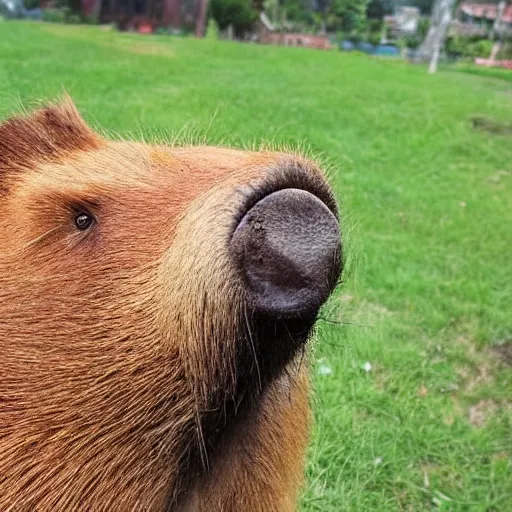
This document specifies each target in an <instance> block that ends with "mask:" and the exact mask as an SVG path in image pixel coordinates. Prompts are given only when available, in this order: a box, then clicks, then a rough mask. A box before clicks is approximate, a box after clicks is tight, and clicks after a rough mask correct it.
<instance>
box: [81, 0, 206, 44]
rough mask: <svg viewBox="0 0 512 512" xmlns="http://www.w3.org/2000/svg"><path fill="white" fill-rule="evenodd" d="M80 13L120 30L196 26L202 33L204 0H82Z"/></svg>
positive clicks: (142, 30) (197, 33)
mask: <svg viewBox="0 0 512 512" xmlns="http://www.w3.org/2000/svg"><path fill="white" fill-rule="evenodd" d="M81 2H82V13H83V14H84V15H85V16H91V17H95V18H96V19H98V20H99V21H100V22H101V23H115V24H116V25H117V26H118V27H119V29H121V30H133V31H138V32H146V33H147V32H149V33H150V32H153V31H155V30H156V29H157V28H159V27H163V28H166V29H169V28H174V29H180V28H181V27H183V26H184V25H186V26H188V27H189V28H193V29H194V28H195V31H196V35H198V36H202V35H204V26H205V19H206V1H205V0H81Z"/></svg>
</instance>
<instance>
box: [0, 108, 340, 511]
mask: <svg viewBox="0 0 512 512" xmlns="http://www.w3.org/2000/svg"><path fill="white" fill-rule="evenodd" d="M287 180H294V183H295V184H298V186H299V185H300V186H301V187H303V188H305V189H307V190H311V191H312V192H317V191H318V192H320V193H321V194H323V196H324V197H326V198H327V199H326V200H327V201H329V200H331V201H332V198H330V196H329V189H328V187H327V185H325V183H324V182H323V180H322V179H321V178H320V175H319V173H318V171H317V170H316V169H315V168H314V167H313V166H312V164H310V163H308V162H305V161H302V160H300V159H298V158H296V157H291V156H288V155H283V154H279V153H270V152H266V153H255V152H243V151H235V150H227V149H220V148H210V147H187V148H171V147H165V146H146V145H143V144H139V143H129V142H107V141H104V140H103V139H101V138H100V137H99V136H97V135H95V134H94V133H93V132H92V131H91V130H90V129H89V128H88V127H87V126H86V125H85V123H84V122H83V121H82V120H81V118H80V117H79V115H78V113H77V112H76V110H75V108H74V106H73V105H72V103H71V102H70V100H66V101H65V102H64V103H63V104H62V105H60V106H54V107H48V108H46V109H44V110H41V111H38V112H36V113H35V114H33V115H31V116H29V117H25V118H14V119H12V120H10V121H8V122H6V123H4V124H3V125H1V126H0V233H1V235H0V236H1V237H2V239H1V243H0V354H1V355H0V363H1V364H0V510H2V512H6V511H33V510H38V511H39V510H41V511H59V510H98V511H100V510H105V511H107V510H108V511H111V510H182V509H183V510H187V511H188V510H194V511H198V512H200V511H209V512H211V511H217V510H218V511H220V510H222V511H233V512H234V511H245V510H247V511H262V512H263V511H269V512H270V511H280V512H281V511H291V510H293V509H294V507H295V502H296V497H297V492H298V489H299V488H300V484H301V479H302V466H303V457H304V450H305V446H306V442H307V430H308V428H307V425H308V417H309V413H308V385H307V377H306V369H305V364H299V361H301V358H302V354H301V353H300V351H297V350H298V349H297V348H296V347H295V345H293V343H292V342H293V340H292V341H289V340H288V339H287V338H286V337H284V336H283V338H282V340H284V341H282V340H281V338H279V339H278V340H277V343H285V344H288V345H290V343H292V345H290V346H289V347H288V349H287V350H284V351H283V354H282V355H281V353H280V352H279V354H277V352H276V351H275V350H274V349H273V343H275V342H276V340H274V339H272V342H270V341H269V342H268V344H266V341H265V340H266V339H267V338H266V335H264V334H261V336H259V337H255V336H253V335H252V334H251V332H252V329H253V318H252V312H251V311H249V310H248V309H247V307H246V306H245V303H246V300H245V292H244V286H243V283H242V282H241V278H240V276H239V275H238V273H237V272H236V270H235V269H234V268H233V265H232V264H231V263H230V259H229V254H228V250H227V245H228V244H227V243H226V241H227V240H229V236H230V233H231V232H232V229H233V227H234V225H236V224H235V223H236V218H237V215H238V212H239V211H240V209H241V208H243V207H244V205H245V206H247V205H246V202H247V200H248V199H247V198H248V197H249V195H248V193H249V192H250V191H252V190H260V189H261V190H264V189H265V188H268V187H271V188H272V187H273V188H279V187H280V186H281V184H285V183H286V182H287ZM283 186H284V185H283ZM2 195H3V197H2ZM83 209H86V210H88V211H91V212H93V213H94V215H95V217H96V219H97V223H96V224H95V225H94V226H93V227H92V228H91V229H90V230H88V231H87V232H80V231H78V230H76V228H75V226H74V222H73V219H74V216H75V215H76V212H78V211H81V210H83ZM275 352H276V353H275ZM276 354H277V355H276Z"/></svg>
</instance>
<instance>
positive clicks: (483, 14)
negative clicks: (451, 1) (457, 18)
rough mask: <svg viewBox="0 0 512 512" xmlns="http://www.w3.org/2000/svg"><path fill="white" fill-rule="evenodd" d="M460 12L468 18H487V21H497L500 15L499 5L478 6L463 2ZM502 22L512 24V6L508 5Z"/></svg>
mask: <svg viewBox="0 0 512 512" xmlns="http://www.w3.org/2000/svg"><path fill="white" fill-rule="evenodd" d="M460 10H461V11H462V12H463V13H464V14H467V15H468V16H473V17H474V18H485V19H487V20H495V19H496V16H497V14H498V5H497V4H476V3H470V2H463V3H461V4H460ZM502 21H503V22H505V23H512V5H511V4H508V5H506V6H505V9H504V10H503V16H502Z"/></svg>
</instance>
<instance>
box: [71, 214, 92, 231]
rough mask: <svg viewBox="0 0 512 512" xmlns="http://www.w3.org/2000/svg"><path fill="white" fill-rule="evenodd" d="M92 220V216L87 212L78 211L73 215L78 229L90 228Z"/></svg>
mask: <svg viewBox="0 0 512 512" xmlns="http://www.w3.org/2000/svg"><path fill="white" fill-rule="evenodd" d="M93 222H94V217H93V216H92V215H91V214H90V213H88V212H80V213H78V214H77V215H76V217H75V226H76V227H77V229H79V230H80V231H85V230H86V229H88V228H90V227H91V225H92V223H93Z"/></svg>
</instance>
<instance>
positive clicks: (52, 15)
mask: <svg viewBox="0 0 512 512" xmlns="http://www.w3.org/2000/svg"><path fill="white" fill-rule="evenodd" d="M43 21H47V22H50V23H64V22H65V21H66V14H65V12H64V11H63V10H62V9H43Z"/></svg>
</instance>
